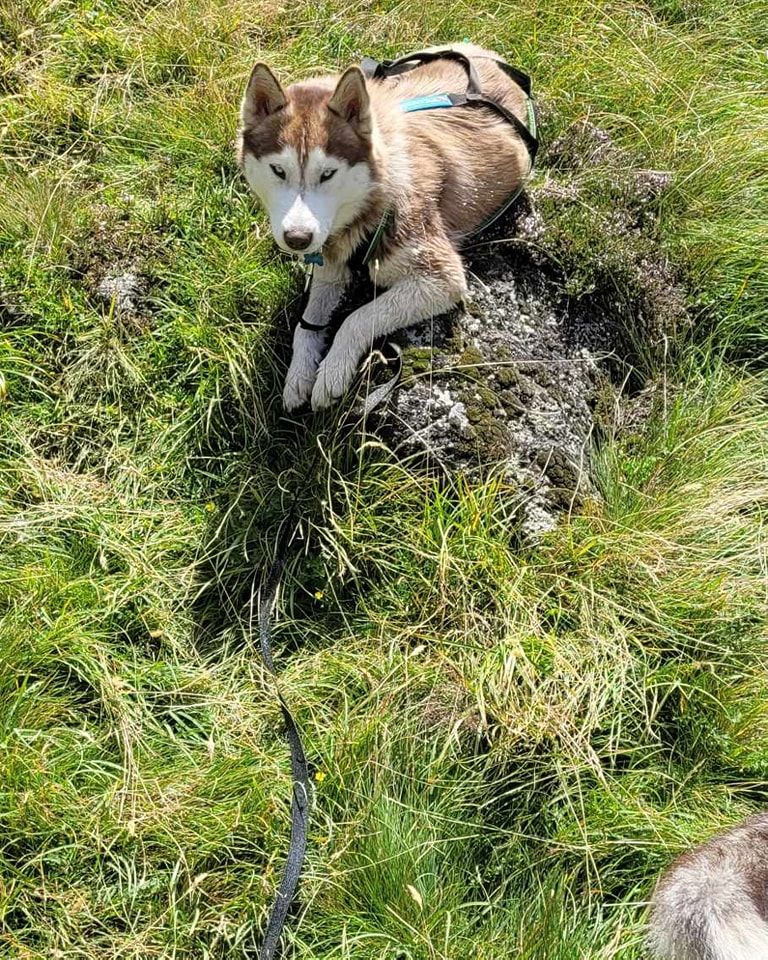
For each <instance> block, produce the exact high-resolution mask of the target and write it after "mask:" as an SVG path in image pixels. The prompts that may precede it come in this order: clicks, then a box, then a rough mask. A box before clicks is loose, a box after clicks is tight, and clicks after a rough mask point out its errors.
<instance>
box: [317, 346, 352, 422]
mask: <svg viewBox="0 0 768 960" xmlns="http://www.w3.org/2000/svg"><path fill="white" fill-rule="evenodd" d="M359 362H360V356H359V355H358V353H357V352H356V351H353V350H351V349H350V348H349V347H347V346H345V345H342V344H336V343H334V345H333V346H332V347H331V349H330V351H329V353H328V356H327V357H326V358H325V360H323V362H322V363H321V364H320V366H319V367H318V370H317V379H316V380H315V385H314V387H313V389H312V409H313V410H322V409H323V408H324V407H330V406H331V404H332V403H333V402H334V401H336V400H338V399H339V397H341V396H342V395H343V394H344V393H346V391H347V390H348V389H349V387H350V386H351V384H352V381H353V380H354V379H355V373H356V372H357V366H358V363H359Z"/></svg>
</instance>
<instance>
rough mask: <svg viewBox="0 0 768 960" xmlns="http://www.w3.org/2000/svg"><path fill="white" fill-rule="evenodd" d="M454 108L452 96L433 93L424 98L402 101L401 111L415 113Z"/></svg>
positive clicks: (411, 98)
mask: <svg viewBox="0 0 768 960" xmlns="http://www.w3.org/2000/svg"><path fill="white" fill-rule="evenodd" d="M452 106H454V103H453V100H451V97H450V94H447V93H431V94H425V95H424V96H423V97H409V98H408V99H407V100H401V101H400V109H401V110H402V111H403V113H414V112H415V111H416V110H439V109H440V108H441V107H452Z"/></svg>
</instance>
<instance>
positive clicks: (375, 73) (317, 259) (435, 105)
mask: <svg viewBox="0 0 768 960" xmlns="http://www.w3.org/2000/svg"><path fill="white" fill-rule="evenodd" d="M488 59H491V60H493V62H494V63H495V64H496V66H497V67H498V68H499V69H500V70H502V71H503V72H504V73H506V75H507V76H508V77H509V78H510V79H511V80H513V81H514V82H515V83H516V84H517V85H518V86H519V87H520V89H521V90H522V91H523V93H524V94H525V99H526V108H527V111H528V124H527V126H526V124H524V123H523V122H522V120H520V119H519V118H518V117H516V116H515V115H514V113H512V111H511V110H508V109H507V108H506V107H505V106H504V105H503V104H501V103H499V101H498V100H494V99H493V97H489V96H487V95H486V94H485V93H483V88H482V84H481V83H480V77H479V75H478V73H477V68H476V67H475V65H474V63H472V60H471V59H470V58H469V57H468V56H467V55H466V54H464V53H461V51H459V50H434V51H428V50H422V51H420V52H418V53H409V54H407V55H406V56H404V57H399V58H398V59H397V60H382V61H378V60H374V59H373V58H371V57H365V58H364V59H363V61H362V63H361V64H360V68H361V70H362V71H363V73H364V75H365V77H366V78H367V79H368V80H386V79H387V78H388V77H396V76H399V75H400V74H402V73H408V72H409V71H411V70H416V69H417V68H418V67H420V66H422V65H423V64H425V63H433V62H434V61H435V60H453V61H454V62H455V63H459V64H461V66H462V67H463V68H464V71H465V73H466V74H467V87H466V90H465V91H464V92H463V93H430V94H426V95H424V96H421V97H408V98H406V99H405V100H401V101H400V109H401V110H402V111H403V113H415V112H417V111H420V110H442V109H446V108H451V107H488V108H490V109H491V110H493V111H494V112H495V113H497V114H498V115H499V116H500V117H503V118H504V120H506V121H507V123H510V124H512V126H513V127H514V128H515V132H516V133H517V134H518V136H519V137H520V139H521V140H522V141H523V143H524V144H525V147H526V149H527V150H528V158H529V164H528V170H527V172H526V175H525V177H524V178H523V181H525V180H526V179H527V178H528V177H530V175H531V172H532V170H533V164H534V161H535V159H536V152H537V150H538V149H539V141H538V139H537V136H536V113H535V110H534V107H533V100H532V99H531V78H530V77H529V76H528V75H527V74H526V73H523V72H522V70H518V69H517V68H516V67H511V66H510V65H509V64H508V63H504V61H503V60H497V59H496V58H495V57H489V58H488ZM522 190H523V183H520V185H519V186H518V187H517V188H516V189H515V190H514V191H513V192H512V193H511V194H510V196H509V197H508V198H507V199H506V200H505V201H504V203H503V204H502V205H501V206H500V207H499V209H498V210H496V211H494V212H493V213H492V214H491V215H490V217H487V218H486V219H485V220H484V221H483V222H482V223H481V224H480V225H479V226H478V227H476V228H475V229H474V230H473V231H472V232H471V233H470V234H468V236H470V237H471V236H475V235H476V234H478V233H482V231H483V230H487V228H488V227H490V225H491V224H492V223H495V222H496V220H498V219H499V217H501V216H502V215H503V214H504V213H506V211H507V210H509V208H510V207H511V206H512V204H513V203H514V202H515V200H517V198H518V197H519V196H520V194H521V192H522ZM392 219H393V215H392V210H391V209H388V210H385V211H384V214H383V216H382V218H381V220H380V221H379V225H378V226H377V227H376V230H375V231H374V233H373V236H372V237H371V240H370V242H369V244H368V249H367V250H366V252H365V254H364V255H363V260H362V263H363V266H367V265H368V264H369V263H370V262H371V260H373V258H374V256H375V254H376V251H377V250H378V248H379V245H380V243H381V240H382V237H383V236H384V234H385V233H386V231H387V229H388V228H389V226H390V225H391V223H392ZM304 262H305V263H307V264H318V265H322V263H323V255H322V253H308V254H305V256H304ZM301 326H303V327H305V328H306V329H309V330H316V329H324V327H317V326H316V325H314V324H308V323H306V322H301Z"/></svg>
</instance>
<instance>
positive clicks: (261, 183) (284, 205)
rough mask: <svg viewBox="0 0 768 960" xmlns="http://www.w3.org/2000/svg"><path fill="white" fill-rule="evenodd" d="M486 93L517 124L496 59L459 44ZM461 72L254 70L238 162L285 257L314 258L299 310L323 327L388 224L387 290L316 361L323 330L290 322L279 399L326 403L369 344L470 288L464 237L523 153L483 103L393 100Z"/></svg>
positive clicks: (438, 85)
mask: <svg viewBox="0 0 768 960" xmlns="http://www.w3.org/2000/svg"><path fill="white" fill-rule="evenodd" d="M451 49H456V50H461V51H462V52H463V53H464V54H466V55H467V56H469V57H470V58H471V59H472V62H473V63H474V65H475V67H476V69H477V71H478V74H479V76H480V80H481V83H482V86H483V90H484V92H485V93H486V94H487V95H489V96H491V97H492V98H494V99H495V100H497V101H498V102H499V103H501V104H502V105H503V106H504V107H506V108H507V109H508V110H509V111H511V112H512V113H514V114H515V116H517V117H518V118H519V119H521V120H523V121H525V117H526V98H525V95H524V93H523V91H522V90H521V89H520V88H519V87H518V86H517V84H516V83H515V82H514V81H513V80H511V79H510V78H509V77H508V76H507V75H506V74H505V73H503V72H502V71H501V70H500V69H499V67H498V66H496V61H497V60H498V59H499V57H498V56H497V54H495V53H493V52H491V51H487V50H482V49H481V48H479V47H475V46H471V45H469V44H457V45H456V46H454V47H452V48H451ZM466 84H467V79H466V74H465V72H464V69H463V68H462V66H461V65H460V64H458V63H455V62H452V61H448V60H437V61H434V62H432V63H429V64H424V65H422V66H419V67H418V68H416V69H414V70H412V71H409V72H407V73H403V74H401V75H398V76H394V77H391V78H388V79H385V80H375V81H366V79H365V77H364V76H363V74H362V72H361V71H360V70H359V69H358V68H357V67H351V68H350V69H349V70H347V71H346V73H344V74H343V75H342V76H341V77H340V78H339V77H316V78H313V79H311V80H307V81H304V82H302V83H297V84H294V85H293V86H290V87H288V88H286V89H283V87H282V86H281V84H280V83H279V82H278V80H277V79H276V78H275V76H274V74H273V73H272V72H271V71H270V70H269V68H268V67H267V66H265V65H264V64H257V65H256V67H254V69H253V72H252V74H251V78H250V81H249V83H248V87H247V90H246V93H245V97H244V99H243V103H242V108H241V128H240V132H239V136H238V154H239V161H240V164H241V167H242V169H243V172H244V175H245V177H246V179H247V181H248V183H249V185H250V187H251V189H252V190H253V191H254V193H255V194H256V195H257V196H258V197H259V199H260V200H261V201H262V203H263V205H264V206H265V207H266V209H267V211H268V213H269V217H270V222H271V227H272V233H273V235H274V238H275V240H276V242H277V244H278V245H279V246H280V248H281V249H282V250H284V251H285V252H286V253H293V254H297V253H300V254H302V255H303V254H306V253H310V254H317V253H319V252H320V251H322V257H323V259H324V263H323V265H322V266H318V267H317V268H316V270H315V274H314V277H313V281H312V287H311V290H310V295H309V300H308V304H307V307H306V311H305V314H304V318H305V320H306V321H307V322H309V323H311V324H313V325H315V326H321V325H323V324H327V322H328V318H329V316H330V314H331V313H332V312H333V310H334V309H335V308H336V306H337V305H338V304H339V302H340V300H341V297H342V294H343V291H344V289H345V287H346V286H347V284H348V282H349V279H350V270H349V261H350V258H351V257H352V254H353V253H354V252H355V251H356V250H358V249H360V248H361V247H362V246H363V245H364V244H365V243H366V242H367V241H368V240H369V238H370V237H371V235H372V234H373V233H374V231H375V230H376V228H377V226H378V225H379V223H380V222H381V219H382V216H383V215H384V213H385V211H390V212H391V215H392V216H391V226H390V228H389V229H388V230H387V231H386V234H385V236H384V237H383V240H382V243H381V244H380V245H379V247H378V248H377V249H376V254H375V257H374V258H373V260H372V262H371V263H370V264H369V270H370V273H371V279H372V280H373V281H374V283H375V284H376V286H377V287H379V288H386V289H385V290H384V291H383V292H381V293H379V294H378V296H377V297H376V299H375V300H374V301H372V302H371V303H368V304H366V305H365V306H363V307H362V308H361V309H359V310H356V311H354V312H353V313H352V314H351V315H350V316H349V317H348V318H347V319H346V320H345V321H344V323H343V324H342V326H341V327H340V329H339V330H338V332H337V334H336V337H335V339H334V341H333V343H332V345H331V346H330V349H328V352H327V354H326V356H325V358H324V359H323V353H324V351H325V348H326V332H325V331H322V330H308V329H305V328H303V327H301V326H299V327H297V329H296V332H295V335H294V344H293V358H292V360H291V365H290V368H289V370H288V376H287V379H286V384H285V390H284V392H283V401H284V404H285V406H286V408H288V409H294V408H296V407H299V406H301V405H302V404H303V403H304V402H306V401H308V400H310V399H311V403H312V407H313V408H315V409H317V408H320V407H325V406H327V405H328V404H330V403H331V402H333V400H334V399H336V398H338V397H339V396H341V394H342V393H343V392H344V391H345V390H346V389H347V388H348V387H349V385H350V383H351V381H352V380H353V378H354V376H355V373H356V371H357V368H358V365H359V363H360V361H361V359H362V358H363V356H364V355H365V354H366V353H367V352H368V351H369V350H370V349H371V346H372V343H373V341H374V340H375V339H376V338H377V337H381V336H385V335H387V334H389V333H391V332H393V331H394V330H397V329H399V328H401V327H404V326H408V325H410V324H413V323H416V322H418V321H419V320H424V319H427V318H429V317H430V316H434V315H437V314H439V313H442V312H444V311H446V310H448V309H449V308H450V307H451V306H453V305H454V304H456V303H458V302H459V301H460V300H461V299H462V298H463V296H464V294H465V291H466V279H465V274H464V267H463V264H462V261H461V258H460V256H459V253H458V245H459V243H460V241H461V240H462V238H463V237H465V236H466V235H467V234H468V233H471V232H472V231H473V230H474V229H475V228H477V227H478V226H479V225H480V224H481V223H482V222H483V221H484V220H485V219H486V218H487V217H488V216H490V215H491V214H492V213H493V212H494V211H495V210H497V209H498V208H499V207H500V206H501V205H502V204H503V203H504V201H505V200H506V199H507V197H509V196H510V194H511V193H512V192H513V191H514V190H515V189H516V187H517V186H518V185H519V184H520V182H521V180H522V178H523V177H524V176H525V174H526V172H527V170H528V167H529V157H528V152H527V149H526V147H525V145H524V144H523V142H522V140H521V139H520V137H519V135H518V134H517V132H516V131H515V129H514V127H513V126H512V124H510V123H509V122H508V121H506V120H504V119H503V118H501V117H500V116H498V115H497V114H495V113H494V112H493V110H491V109H489V108H487V107H455V108H451V109H439V110H426V111H419V112H414V113H404V112H403V111H402V110H401V109H400V106H399V103H400V101H401V100H403V99H406V98H410V97H415V96H421V95H425V94H434V93H445V92H447V93H461V92H463V91H464V90H465V89H466Z"/></svg>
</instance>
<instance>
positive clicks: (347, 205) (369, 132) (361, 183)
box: [238, 63, 375, 254]
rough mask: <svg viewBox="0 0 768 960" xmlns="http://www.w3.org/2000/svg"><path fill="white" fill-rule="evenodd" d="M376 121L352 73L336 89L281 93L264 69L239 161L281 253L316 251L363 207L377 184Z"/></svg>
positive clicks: (252, 96) (297, 87)
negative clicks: (267, 214) (374, 149)
mask: <svg viewBox="0 0 768 960" xmlns="http://www.w3.org/2000/svg"><path fill="white" fill-rule="evenodd" d="M372 137H373V118H372V115H371V104H370V100H369V97H368V90H367V89H366V85H365V77H364V76H363V74H362V73H361V71H360V70H359V69H358V68H357V67H350V69H349V70H347V71H346V73H344V74H343V76H342V77H341V78H340V79H339V81H338V82H337V83H336V82H334V80H333V79H320V80H314V81H310V82H307V83H297V84H294V85H293V86H291V87H288V88H287V89H285V90H284V89H283V87H282V86H281V85H280V83H279V81H278V80H277V79H276V77H275V75H274V74H273V73H272V71H271V70H270V69H269V67H267V66H266V65H265V64H263V63H259V64H257V65H256V66H255V67H254V68H253V71H252V73H251V77H250V80H249V81H248V86H247V88H246V91H245V96H244V97H243V102H242V106H241V110H240V131H239V137H238V154H239V160H240V165H241V167H242V170H243V173H244V174H245V178H246V180H247V181H248V184H249V186H250V188H251V190H253V192H254V193H255V194H256V196H257V197H258V198H259V200H260V201H261V202H262V204H263V205H264V207H265V208H266V210H267V212H268V213H269V219H270V223H271V226H272V233H273V235H274V238H275V240H276V241H277V243H278V246H279V247H280V248H281V249H282V250H284V251H285V252H286V253H292V254H305V253H316V252H318V251H319V250H320V249H321V248H322V246H323V244H324V243H325V241H326V240H327V239H328V237H330V236H332V235H333V234H334V233H336V232H338V231H340V230H342V229H343V228H344V227H346V226H349V224H351V223H353V222H354V220H355V219H356V218H357V217H358V216H359V215H360V213H361V211H362V210H363V209H364V208H365V206H366V203H367V200H368V197H369V195H370V192H371V190H372V188H373V185H374V181H375V164H374V161H373V151H372Z"/></svg>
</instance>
